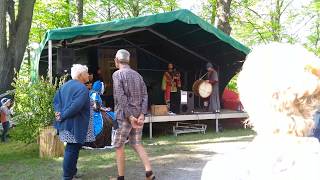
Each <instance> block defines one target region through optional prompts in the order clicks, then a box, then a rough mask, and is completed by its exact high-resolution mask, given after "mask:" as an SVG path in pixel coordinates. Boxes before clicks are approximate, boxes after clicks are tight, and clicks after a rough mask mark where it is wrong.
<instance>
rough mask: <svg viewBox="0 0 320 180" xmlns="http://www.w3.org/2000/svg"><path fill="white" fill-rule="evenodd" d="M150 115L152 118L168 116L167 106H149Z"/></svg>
mask: <svg viewBox="0 0 320 180" xmlns="http://www.w3.org/2000/svg"><path fill="white" fill-rule="evenodd" d="M151 114H152V115H154V116H165V115H168V106H167V105H151Z"/></svg>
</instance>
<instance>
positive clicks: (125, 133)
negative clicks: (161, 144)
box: [112, 120, 143, 148]
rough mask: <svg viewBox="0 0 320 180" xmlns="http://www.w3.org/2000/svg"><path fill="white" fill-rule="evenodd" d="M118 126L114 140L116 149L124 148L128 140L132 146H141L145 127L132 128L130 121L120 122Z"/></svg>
mask: <svg viewBox="0 0 320 180" xmlns="http://www.w3.org/2000/svg"><path fill="white" fill-rule="evenodd" d="M118 125H119V128H118V129H116V131H115V134H114V136H113V138H112V145H113V146H114V147H115V148H117V147H121V146H123V145H124V143H125V141H126V140H127V139H128V138H129V144H130V145H137V144H141V138H142V129H143V126H142V127H141V128H132V125H131V124H130V123H129V120H118Z"/></svg>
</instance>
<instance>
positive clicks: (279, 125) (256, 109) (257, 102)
mask: <svg viewBox="0 0 320 180" xmlns="http://www.w3.org/2000/svg"><path fill="white" fill-rule="evenodd" d="M319 69H320V61H319V59H318V58H317V57H316V56H315V55H313V54H312V53H310V52H308V51H307V50H306V49H304V48H303V47H302V46H298V45H290V44H280V43H271V44H268V45H262V46H259V47H256V48H254V49H253V51H252V52H251V53H250V54H249V55H248V56H247V59H246V61H245V62H244V64H243V68H242V71H241V72H240V74H239V77H238V90H239V93H240V98H241V102H242V103H243V106H244V108H245V110H246V111H247V112H248V114H249V117H250V119H249V122H250V124H251V125H252V126H253V128H254V129H255V131H256V132H257V133H258V134H259V133H260V134H262V133H271V134H289V135H294V136H308V135H309V134H310V132H311V130H312V128H313V124H314V123H313V114H314V112H315V110H316V108H317V107H318V105H319V103H320V81H319V74H320V73H319V72H320V71H319Z"/></svg>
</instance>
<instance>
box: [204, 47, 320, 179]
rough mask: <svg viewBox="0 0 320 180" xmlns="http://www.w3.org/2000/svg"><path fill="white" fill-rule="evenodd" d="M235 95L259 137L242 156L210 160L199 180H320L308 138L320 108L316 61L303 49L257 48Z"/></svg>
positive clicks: (317, 155) (319, 157) (319, 150)
mask: <svg viewBox="0 0 320 180" xmlns="http://www.w3.org/2000/svg"><path fill="white" fill-rule="evenodd" d="M238 90H239V93H240V98H241V102H242V103H243V106H244V108H245V110H246V111H247V112H248V114H249V117H250V118H249V121H248V123H249V124H250V125H251V126H252V127H253V129H254V130H255V131H256V132H257V136H256V137H255V138H254V140H253V141H252V142H251V143H250V144H249V146H248V147H247V148H246V149H245V150H243V152H239V153H238V154H234V155H229V156H228V155H224V156H223V157H222V156H217V157H214V159H213V160H212V161H210V162H208V163H207V165H206V166H205V168H204V169H203V174H202V180H207V179H212V178H213V177H215V179H232V180H233V179H236V180H257V179H259V180H270V179H272V180H298V179H299V180H300V179H308V180H318V179H320V175H319V173H318V168H319V167H320V145H319V141H318V140H317V139H316V138H313V137H309V135H310V133H311V131H312V129H313V124H314V122H313V118H312V116H313V114H314V112H315V111H316V108H317V107H318V105H319V103H320V61H319V59H318V58H317V57H316V56H314V55H313V54H312V53H310V52H308V51H307V50H305V49H304V48H303V47H301V46H296V45H289V44H280V43H272V44H269V45H262V46H259V47H257V48H255V49H253V51H252V52H251V53H250V54H249V55H248V57H247V59H246V61H245V63H244V65H243V69H242V71H241V72H240V74H239V77H238Z"/></svg>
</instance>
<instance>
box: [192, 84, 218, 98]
mask: <svg viewBox="0 0 320 180" xmlns="http://www.w3.org/2000/svg"><path fill="white" fill-rule="evenodd" d="M212 90H213V88H212V85H211V84H210V83H208V82H206V80H202V79H199V80H196V81H195V82H194V83H193V86H192V91H193V92H194V94H195V95H197V96H200V97H202V98H207V97H209V96H210V95H211V93H212Z"/></svg>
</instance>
